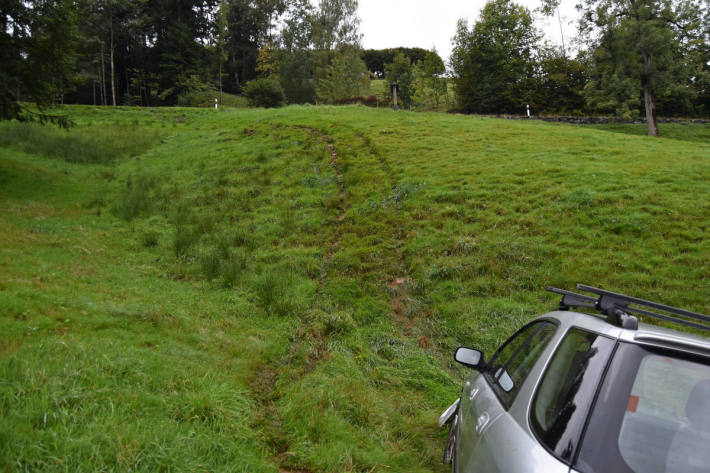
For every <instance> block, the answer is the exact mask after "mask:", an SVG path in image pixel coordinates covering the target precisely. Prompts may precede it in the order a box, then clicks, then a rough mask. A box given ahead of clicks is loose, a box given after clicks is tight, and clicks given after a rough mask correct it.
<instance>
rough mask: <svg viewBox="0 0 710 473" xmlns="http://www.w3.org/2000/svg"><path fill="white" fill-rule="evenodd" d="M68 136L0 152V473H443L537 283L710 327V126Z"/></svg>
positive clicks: (43, 135) (14, 137) (94, 117)
mask: <svg viewBox="0 0 710 473" xmlns="http://www.w3.org/2000/svg"><path fill="white" fill-rule="evenodd" d="M71 110H72V112H71V113H72V115H73V116H74V119H75V121H76V122H77V124H78V126H77V128H75V129H73V130H72V131H70V132H69V133H65V132H55V131H51V130H49V131H47V130H36V129H35V130H33V129H29V130H28V129H25V127H20V128H17V127H16V126H15V127H14V128H13V127H11V126H9V125H3V126H2V127H0V143H4V145H5V147H2V148H0V207H1V208H2V212H1V213H0V215H1V217H0V255H1V257H0V470H21V469H28V470H62V471H64V470H69V469H83V470H89V469H91V470H100V469H112V470H120V471H124V470H125V471H128V470H134V469H142V470H148V469H158V468H160V469H173V470H198V471H199V470H205V471H214V470H220V471H221V470H226V471H273V472H277V471H279V470H281V471H314V472H321V471H443V470H444V468H443V466H442V465H440V463H439V461H440V452H441V447H442V446H443V441H444V437H443V435H444V433H443V432H439V430H438V429H437V428H436V424H435V419H436V416H437V415H438V413H439V411H440V410H441V409H443V408H444V407H445V406H446V405H447V403H448V402H450V401H452V400H453V399H454V398H455V397H456V395H457V392H458V389H459V385H460V384H459V383H460V379H461V376H462V375H463V373H464V372H463V371H461V370H459V369H458V368H456V367H454V366H452V364H451V361H450V353H451V352H452V350H453V348H454V347H455V346H457V345H458V344H468V345H474V346H477V347H480V348H483V349H484V350H485V351H486V352H487V353H491V352H492V350H493V349H494V348H495V346H496V345H497V344H498V343H500V342H501V341H502V340H503V339H504V338H505V336H507V335H508V334H509V333H510V332H511V331H512V330H513V329H514V328H515V327H517V326H519V325H520V324H521V323H523V322H524V321H525V320H527V319H528V318H529V317H532V316H533V315H534V314H536V313H539V312H542V311H544V310H546V309H549V308H551V307H553V306H554V298H553V297H550V296H548V295H546V294H545V293H544V292H543V287H544V286H545V285H548V284H551V285H560V286H563V287H570V286H571V285H572V284H573V283H574V282H578V281H579V282H588V283H593V284H598V285H602V286H604V287H609V288H614V289H618V290H620V291H623V292H628V293H633V294H637V295H640V296H645V297H649V298H654V299H660V300H663V301H665V302H667V303H670V304H676V305H681V306H687V307H689V308H692V309H695V310H698V311H702V312H710V300H708V298H707V294H708V290H709V289H710V288H709V283H708V277H707V276H708V267H709V265H710V244H709V243H708V240H707V239H705V237H704V236H705V234H706V233H707V225H708V220H707V216H708V215H710V199H709V197H710V196H709V194H710V184H708V183H709V182H710V145H708V144H707V142H706V143H702V142H701V140H696V141H695V142H693V141H692V140H693V139H696V138H697V137H698V136H700V137H703V136H707V129H708V128H707V127H702V126H696V127H694V128H682V130H681V129H680V128H679V127H687V125H667V126H664V127H663V128H662V131H665V132H666V135H667V136H677V137H678V138H682V139H669V138H662V139H656V140H654V139H649V138H646V137H642V136H632V135H629V134H622V133H615V132H609V131H605V130H603V129H601V130H599V129H593V128H581V127H572V126H567V125H556V124H546V123H539V122H510V121H499V120H492V119H481V118H475V117H457V116H443V115H436V114H412V113H393V112H391V111H388V110H371V109H365V108H363V107H345V108H329V107H318V108H314V107H290V108H287V109H282V110H277V111H262V110H240V111H221V112H214V111H211V110H203V111H199V110H198V111H195V110H180V109H170V110H166V109H162V110H132V109H121V110H117V111H109V110H101V109H91V108H74V109H71ZM127 130H128V131H127ZM689 130H690V131H689ZM621 131H623V132H628V131H629V130H621ZM631 132H632V133H633V130H631ZM28 143H35V144H33V145H29V144H28ZM42 143H44V144H45V145H42ZM47 143H49V144H48V145H47ZM117 143H128V144H126V145H125V146H123V147H118V148H120V150H119V151H110V150H115V149H116V148H117V146H116V144H117ZM131 143H135V145H131ZM97 150H104V151H105V153H97V152H96V151H97ZM136 154H140V156H137V157H133V156H134V155H136ZM58 155H59V156H63V157H64V160H58V159H52V156H58ZM102 156H103V158H102ZM109 159H110V160H111V162H108V163H97V164H91V163H72V162H67V161H66V160H69V161H79V162H81V161H90V162H91V161H93V162H96V161H100V162H103V161H107V160H109Z"/></svg>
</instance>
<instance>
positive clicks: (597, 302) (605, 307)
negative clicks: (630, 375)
mask: <svg viewBox="0 0 710 473" xmlns="http://www.w3.org/2000/svg"><path fill="white" fill-rule="evenodd" d="M577 289H578V290H580V291H584V292H587V293H591V294H594V295H595V296H596V297H595V296H589V295H586V294H578V293H576V292H572V291H566V290H564V289H558V288H556V287H548V288H547V290H548V291H550V292H553V293H555V294H560V295H561V296H562V299H561V300H560V310H569V309H571V308H574V307H584V308H588V309H594V310H596V311H598V312H600V313H602V314H604V315H606V319H607V321H608V322H609V323H611V324H613V325H616V326H618V327H622V328H628V329H631V330H636V329H637V328H638V318H637V317H635V316H633V315H630V313H634V314H638V315H644V316H648V317H654V318H657V319H660V320H665V321H667V322H673V323H678V324H682V325H686V326H688V327H693V328H696V329H700V330H710V325H707V324H708V323H710V316H708V315H705V314H700V313H698V312H691V311H689V310H685V309H679V308H677V307H671V306H669V305H665V304H660V303H658V302H653V301H647V300H645V299H639V298H638V297H632V296H627V295H625V294H619V293H616V292H611V291H607V290H605V289H599V288H597V287H593V286H587V285H584V284H577ZM630 304H633V305H634V306H639V307H631V306H630ZM648 309H655V310H660V311H663V312H666V313H668V314H672V315H675V316H678V317H673V316H672V315H666V314H659V313H658V312H654V311H650V310H648ZM679 317H685V318H679ZM687 319H692V320H687ZM700 322H705V323H700Z"/></svg>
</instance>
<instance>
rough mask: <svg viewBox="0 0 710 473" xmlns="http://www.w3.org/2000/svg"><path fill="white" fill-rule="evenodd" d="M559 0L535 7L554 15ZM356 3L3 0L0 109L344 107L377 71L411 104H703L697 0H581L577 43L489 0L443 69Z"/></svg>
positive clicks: (707, 98)
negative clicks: (364, 26)
mask: <svg viewBox="0 0 710 473" xmlns="http://www.w3.org/2000/svg"><path fill="white" fill-rule="evenodd" d="M555 1H556V0H544V1H542V2H541V5H540V10H539V11H541V12H543V13H546V14H549V15H554V14H555V11H556V9H557V7H558V5H557V4H556V3H555ZM557 1H559V0H557ZM357 8H358V2H357V0H321V1H320V2H319V3H318V4H317V5H313V4H312V3H311V2H310V1H308V0H222V1H218V0H180V1H178V0H156V1H150V2H147V1H144V0H122V1H118V0H28V1H24V0H7V1H4V2H2V4H1V5H0V23H1V25H0V61H2V64H3V67H2V70H0V102H1V103H0V116H3V117H6V118H7V117H15V118H25V119H31V118H33V112H30V111H29V110H28V109H26V108H24V107H23V105H22V103H25V102H35V103H38V104H39V105H50V104H57V103H83V104H97V105H142V106H159V105H185V106H195V105H202V106H204V105H207V104H209V103H211V102H212V101H213V100H214V97H216V96H219V97H222V94H225V93H229V94H243V95H245V96H246V97H248V98H249V99H250V103H252V104H254V105H273V106H277V105H281V104H284V103H308V102H310V103H319V102H320V103H348V102H349V101H352V99H353V98H357V97H365V96H368V95H370V94H371V92H370V90H371V89H370V79H371V78H385V79H387V81H388V82H389V81H396V82H398V84H399V87H400V89H399V90H400V92H399V93H400V98H401V100H402V102H403V103H404V105H405V106H409V107H415V108H419V109H441V108H442V107H444V108H446V109H449V110H450V109H455V110H459V111H463V112H469V113H516V114H520V113H522V112H523V111H524V110H525V107H526V105H530V107H531V108H532V109H533V110H534V111H535V112H536V113H538V114H543V113H547V114H606V115H616V116H621V117H625V118H637V117H643V116H644V115H645V116H647V118H648V123H649V125H648V126H649V134H655V121H656V115H657V114H660V115H664V116H707V115H708V114H709V113H710V12H709V8H708V2H706V1H696V0H623V1H622V0H584V2H583V3H582V4H581V5H580V6H579V8H580V9H581V14H582V17H581V21H580V25H579V28H580V29H579V32H580V35H579V38H581V39H579V40H578V41H577V43H578V47H577V48H576V49H575V50H574V53H573V52H572V50H571V49H567V48H564V47H558V46H551V45H550V44H548V43H546V42H544V41H543V40H542V35H541V33H540V31H539V30H538V29H537V28H536V26H535V23H534V20H533V14H532V13H531V12H530V11H529V10H528V9H526V8H524V7H522V6H520V5H518V4H516V3H514V2H513V1H512V0H491V1H489V2H488V3H487V4H486V6H485V7H484V8H483V10H482V11H481V13H480V16H479V17H478V18H477V19H476V20H475V21H474V22H473V24H472V25H471V26H469V25H468V24H467V22H466V21H465V20H461V21H460V22H459V24H458V25H457V27H456V29H455V31H452V36H453V40H452V41H453V46H454V50H453V53H452V56H451V58H450V60H449V61H448V63H446V64H445V63H444V61H443V60H442V59H441V57H440V56H439V55H438V54H437V53H436V51H426V50H423V49H419V48H397V49H388V50H363V49H362V48H361V40H362V37H361V35H360V33H359V22H360V20H359V18H358V16H357ZM452 26H453V25H452ZM447 66H448V67H447ZM451 84H453V91H454V92H455V98H454V99H452V98H451V97H450V94H449V90H450V88H449V85H451Z"/></svg>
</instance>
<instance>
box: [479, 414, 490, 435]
mask: <svg viewBox="0 0 710 473" xmlns="http://www.w3.org/2000/svg"><path fill="white" fill-rule="evenodd" d="M490 420H491V418H490V416H489V415H488V413H487V412H484V413H483V414H481V415H480V416H478V420H476V433H479V434H480V433H481V432H482V431H483V429H485V428H486V426H487V425H488V421H490Z"/></svg>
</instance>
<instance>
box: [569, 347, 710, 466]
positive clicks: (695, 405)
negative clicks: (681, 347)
mask: <svg viewBox="0 0 710 473" xmlns="http://www.w3.org/2000/svg"><path fill="white" fill-rule="evenodd" d="M708 445H710V366H709V365H708V360H704V359H702V358H693V357H685V356H680V355H678V354H674V353H670V352H660V351H654V350H650V349H647V348H642V347H640V346H637V345H630V344H621V346H620V349H619V351H618V352H617V354H616V355H615V357H614V360H613V362H612V365H611V366H610V369H609V374H608V375H607V378H606V380H605V382H604V385H603V387H602V390H601V393H600V397H599V401H598V404H597V406H596V407H595V409H594V414H593V415H592V418H591V419H590V423H589V429H588V431H587V435H586V436H585V438H584V441H583V445H582V449H581V453H580V457H579V462H578V464H577V465H576V467H577V469H579V470H580V471H582V472H584V473H598V472H606V471H618V472H624V473H641V472H644V473H676V472H683V473H699V472H707V471H708V465H710V449H708Z"/></svg>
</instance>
